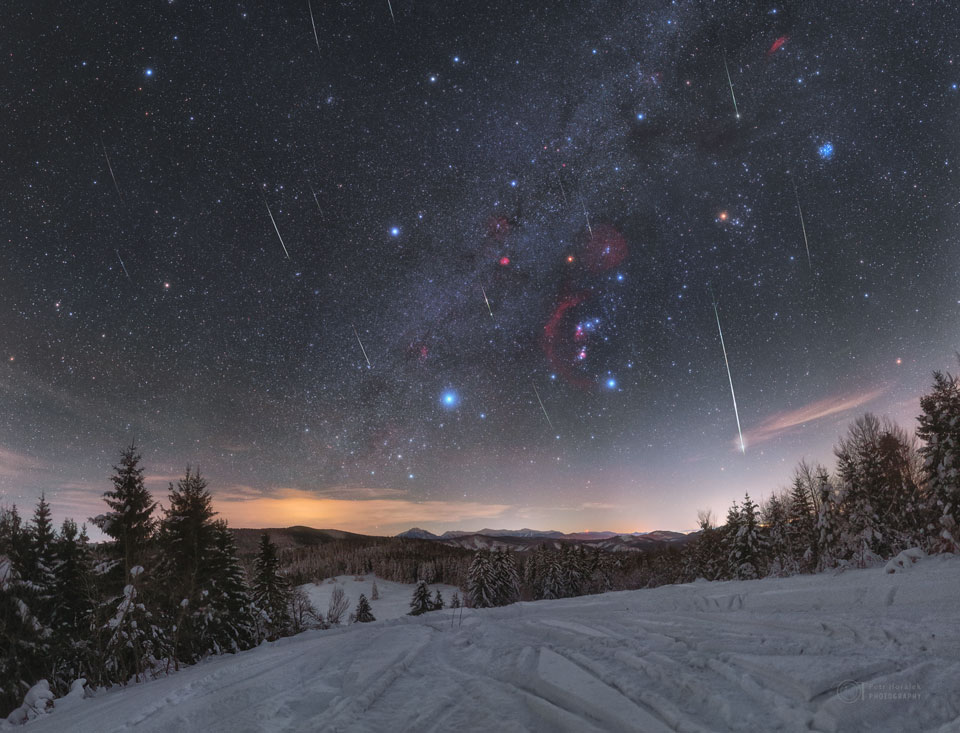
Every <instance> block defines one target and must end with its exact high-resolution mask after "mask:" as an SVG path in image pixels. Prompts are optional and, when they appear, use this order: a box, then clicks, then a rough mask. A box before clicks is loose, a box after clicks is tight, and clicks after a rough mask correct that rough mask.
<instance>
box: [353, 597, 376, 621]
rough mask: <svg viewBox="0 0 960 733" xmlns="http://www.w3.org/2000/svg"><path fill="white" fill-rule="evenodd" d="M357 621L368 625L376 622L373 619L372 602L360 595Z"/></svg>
mask: <svg viewBox="0 0 960 733" xmlns="http://www.w3.org/2000/svg"><path fill="white" fill-rule="evenodd" d="M354 617H355V620H356V622H357V623H358V624H367V623H370V622H371V621H376V620H377V619H375V618H374V617H373V611H372V610H371V608H370V602H369V601H368V600H367V597H366V596H365V595H363V593H361V594H360V597H359V598H358V599H357V609H356V611H355V612H354Z"/></svg>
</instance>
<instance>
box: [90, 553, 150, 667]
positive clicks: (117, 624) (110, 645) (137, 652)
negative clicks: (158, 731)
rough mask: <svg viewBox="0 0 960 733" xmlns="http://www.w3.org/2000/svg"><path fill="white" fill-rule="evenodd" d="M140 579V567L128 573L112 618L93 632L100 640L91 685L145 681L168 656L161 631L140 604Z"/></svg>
mask: <svg viewBox="0 0 960 733" xmlns="http://www.w3.org/2000/svg"><path fill="white" fill-rule="evenodd" d="M143 575H144V572H143V567H142V566H140V565H134V566H133V567H132V568H131V569H130V576H129V582H128V583H127V584H126V585H125V586H124V588H123V592H122V593H121V595H120V599H119V601H118V602H117V604H116V606H115V608H114V610H113V615H112V616H111V617H110V618H108V619H107V621H106V623H105V624H103V625H102V626H101V627H100V628H99V629H97V632H98V634H99V635H100V637H101V640H100V642H99V643H98V648H99V649H100V655H99V658H97V659H96V660H94V662H93V666H94V667H95V668H96V669H94V670H93V672H94V673H95V675H96V677H95V679H94V680H92V681H93V682H94V683H95V684H96V683H111V682H119V683H121V684H126V683H127V682H128V681H130V680H133V681H135V682H139V681H141V680H144V679H147V678H148V676H149V674H150V672H152V671H153V670H155V669H156V668H157V667H158V666H159V665H160V663H161V659H163V658H165V657H166V656H167V654H168V653H169V651H168V649H169V648H168V645H167V643H166V639H165V636H164V633H163V629H162V628H161V627H160V625H159V624H158V623H157V619H156V617H155V615H154V613H153V612H152V611H151V610H149V609H148V608H147V606H146V604H145V603H144V602H143V600H141V597H140V587H141V585H142V584H143Z"/></svg>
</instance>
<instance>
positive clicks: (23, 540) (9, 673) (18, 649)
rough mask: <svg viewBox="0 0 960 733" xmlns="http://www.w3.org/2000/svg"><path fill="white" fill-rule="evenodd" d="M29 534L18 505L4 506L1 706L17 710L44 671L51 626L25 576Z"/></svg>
mask: <svg viewBox="0 0 960 733" xmlns="http://www.w3.org/2000/svg"><path fill="white" fill-rule="evenodd" d="M28 554H29V534H28V532H27V530H26V528H25V527H23V524H22V521H21V518H20V514H19V513H18V512H17V508H16V506H14V507H11V508H10V509H5V508H2V507H0V710H3V711H9V710H13V709H14V708H16V707H17V706H18V705H19V704H20V698H21V697H22V696H23V691H24V690H26V689H28V688H29V687H30V686H31V685H32V684H33V683H34V682H35V681H36V680H37V679H38V678H39V677H40V676H41V674H42V672H41V670H42V669H43V665H44V662H45V660H46V658H47V656H48V654H49V642H48V638H49V633H50V632H49V629H47V628H45V627H44V626H43V624H41V623H40V621H39V620H38V619H37V617H36V616H35V615H34V613H33V611H32V610H31V608H30V603H31V602H32V601H33V592H32V588H31V585H30V583H29V582H28V581H26V580H24V579H23V577H22V576H21V568H23V567H24V565H25V560H26V557H25V556H27V555H28Z"/></svg>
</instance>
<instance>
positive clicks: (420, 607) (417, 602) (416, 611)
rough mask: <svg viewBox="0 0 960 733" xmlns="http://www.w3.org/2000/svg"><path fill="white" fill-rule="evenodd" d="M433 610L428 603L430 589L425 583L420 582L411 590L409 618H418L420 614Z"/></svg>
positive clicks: (423, 581)
mask: <svg viewBox="0 0 960 733" xmlns="http://www.w3.org/2000/svg"><path fill="white" fill-rule="evenodd" d="M432 610H433V604H432V603H431V602H430V588H428V587H427V582H426V581H425V580H421V581H419V582H418V583H417V587H416V588H414V589H413V598H411V599H410V613H409V615H410V616H419V615H420V614H422V613H426V612H427V611H432Z"/></svg>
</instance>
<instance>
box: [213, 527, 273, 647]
mask: <svg viewBox="0 0 960 733" xmlns="http://www.w3.org/2000/svg"><path fill="white" fill-rule="evenodd" d="M209 569H210V575H211V577H212V578H213V585H212V588H213V589H212V592H211V596H210V601H209V604H208V609H209V618H208V620H207V628H206V633H207V635H208V638H209V639H210V640H211V642H212V644H213V647H212V649H213V651H214V653H217V654H220V653H223V652H237V651H242V650H244V649H250V648H251V647H254V646H256V645H257V644H258V643H259V642H260V641H261V639H260V637H259V635H258V628H257V609H256V607H255V606H254V603H253V600H252V598H251V594H250V588H249V587H248V586H247V578H246V574H245V573H244V571H243V566H242V565H241V564H240V560H239V557H238V555H237V544H236V541H235V540H234V538H233V534H232V533H231V532H230V529H229V528H228V527H227V523H226V522H225V521H223V520H219V521H216V522H214V523H213V548H212V550H211V553H210V558H209Z"/></svg>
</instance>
